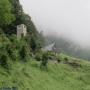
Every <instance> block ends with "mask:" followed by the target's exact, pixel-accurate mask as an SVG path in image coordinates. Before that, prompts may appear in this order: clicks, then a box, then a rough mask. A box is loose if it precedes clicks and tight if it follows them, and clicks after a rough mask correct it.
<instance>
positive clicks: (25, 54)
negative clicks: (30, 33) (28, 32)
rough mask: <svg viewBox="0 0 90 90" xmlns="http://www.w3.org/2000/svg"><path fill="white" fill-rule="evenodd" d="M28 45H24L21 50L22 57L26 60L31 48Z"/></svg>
mask: <svg viewBox="0 0 90 90" xmlns="http://www.w3.org/2000/svg"><path fill="white" fill-rule="evenodd" d="M27 47H28V46H27V45H24V46H22V48H21V50H20V51H19V55H20V59H21V60H22V61H24V62H26V61H27V59H28V58H29V50H28V48H27Z"/></svg>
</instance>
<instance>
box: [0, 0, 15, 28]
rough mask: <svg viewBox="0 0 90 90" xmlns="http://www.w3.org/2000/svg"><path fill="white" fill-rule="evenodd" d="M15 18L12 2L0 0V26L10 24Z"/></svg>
mask: <svg viewBox="0 0 90 90" xmlns="http://www.w3.org/2000/svg"><path fill="white" fill-rule="evenodd" d="M14 20H15V18H14V15H13V14H12V13H11V4H10V2H9V1H8V0H0V27H2V26H3V25H9V24H10V23H11V22H12V21H14Z"/></svg>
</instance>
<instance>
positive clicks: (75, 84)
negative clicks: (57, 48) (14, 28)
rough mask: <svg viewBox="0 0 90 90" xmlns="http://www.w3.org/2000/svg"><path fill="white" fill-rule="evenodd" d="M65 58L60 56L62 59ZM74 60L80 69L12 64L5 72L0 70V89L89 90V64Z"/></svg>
mask: <svg viewBox="0 0 90 90" xmlns="http://www.w3.org/2000/svg"><path fill="white" fill-rule="evenodd" d="M63 57H65V56H64V55H62V59H63ZM68 58H69V59H70V60H75V61H77V62H78V63H79V64H81V67H76V68H75V67H72V66H70V65H68V64H63V63H54V62H51V61H49V64H48V69H47V70H41V69H40V62H37V61H34V60H31V62H26V63H21V62H14V64H12V65H13V67H12V69H11V70H10V71H9V72H7V71H6V70H4V69H3V68H2V67H1V68H0V87H2V86H9V87H12V86H17V87H18V89H19V90H26V89H27V90H90V62H88V61H84V60H82V61H80V60H76V59H74V58H71V57H68Z"/></svg>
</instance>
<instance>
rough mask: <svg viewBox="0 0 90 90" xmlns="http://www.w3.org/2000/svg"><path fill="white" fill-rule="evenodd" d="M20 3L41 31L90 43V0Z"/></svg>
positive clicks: (22, 0) (26, 1) (30, 1)
mask: <svg viewBox="0 0 90 90" xmlns="http://www.w3.org/2000/svg"><path fill="white" fill-rule="evenodd" d="M20 1H21V4H22V5H23V8H24V11H25V12H26V13H28V14H29V15H30V16H31V17H32V20H33V21H34V23H35V25H36V26H37V28H38V29H39V30H44V32H45V33H51V32H53V33H54V34H55V35H58V36H60V35H65V36H66V37H68V38H73V40H76V41H78V42H80V43H83V44H85V43H86V44H89V43H90V0H20ZM88 42H89V43H88Z"/></svg>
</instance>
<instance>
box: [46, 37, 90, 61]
mask: <svg viewBox="0 0 90 90" xmlns="http://www.w3.org/2000/svg"><path fill="white" fill-rule="evenodd" d="M52 42H55V43H56V47H57V48H60V50H61V52H63V53H65V54H68V55H70V56H74V57H77V58H83V59H86V60H89V59H90V47H87V48H85V47H82V46H83V45H82V46H80V45H79V44H77V43H76V42H75V41H72V40H71V39H68V38H65V37H63V36H60V37H57V36H54V35H49V36H48V35H47V36H46V44H48V43H52Z"/></svg>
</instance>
